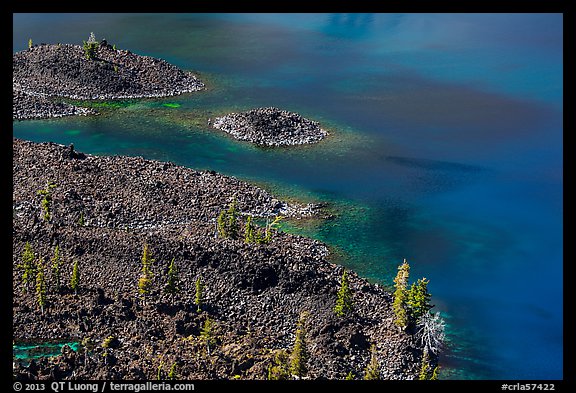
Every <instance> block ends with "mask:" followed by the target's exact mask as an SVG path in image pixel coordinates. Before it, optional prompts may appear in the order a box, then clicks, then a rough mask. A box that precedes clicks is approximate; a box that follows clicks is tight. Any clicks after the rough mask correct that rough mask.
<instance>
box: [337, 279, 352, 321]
mask: <svg viewBox="0 0 576 393" xmlns="http://www.w3.org/2000/svg"><path fill="white" fill-rule="evenodd" d="M353 308H354V305H353V302H352V290H351V289H350V284H349V282H348V274H347V272H346V270H344V272H343V273H342V279H341V281H340V290H339V291H338V297H337V299H336V306H335V307H334V313H335V314H336V315H338V316H339V317H343V316H344V315H346V314H347V313H348V312H351V311H352V310H353Z"/></svg>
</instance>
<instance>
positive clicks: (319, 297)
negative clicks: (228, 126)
mask: <svg viewBox="0 0 576 393" xmlns="http://www.w3.org/2000/svg"><path fill="white" fill-rule="evenodd" d="M50 183H52V184H53V185H54V186H53V187H50V199H49V211H50V217H49V219H46V218H45V217H44V216H43V214H44V212H43V207H42V206H43V205H42V198H43V196H42V195H39V193H38V190H42V189H47V188H48V187H47V184H50ZM233 198H235V199H236V201H237V205H238V209H239V211H240V212H241V213H245V214H254V215H260V216H263V215H267V214H287V215H290V214H291V215H292V216H301V215H303V214H313V213H314V214H316V213H317V211H318V207H317V206H313V205H302V206H300V207H298V206H296V205H292V204H289V203H286V202H282V201H279V200H278V199H275V198H274V197H273V196H271V195H270V194H269V193H267V192H266V191H265V190H262V189H261V188H258V187H255V186H253V185H250V184H248V183H245V182H242V181H239V180H237V179H235V178H231V177H226V176H222V175H219V174H217V173H214V172H205V171H195V170H192V169H189V168H184V167H179V166H177V165H175V164H173V163H169V162H158V161H150V160H145V159H143V158H138V157H120V156H108V157H98V156H91V155H87V154H83V153H81V152H77V151H75V150H74V149H73V147H71V146H62V145H57V144H53V143H39V144H38V143H33V142H27V141H23V140H19V139H13V227H12V235H13V242H12V246H13V277H12V278H13V287H12V291H13V328H14V332H13V335H14V336H13V339H14V341H15V342H16V343H18V342H29V341H34V340H36V341H37V340H44V341H49V340H67V341H77V342H81V341H85V342H86V339H90V341H91V342H93V343H95V345H94V346H85V347H82V349H81V350H79V351H78V352H74V351H71V350H69V349H65V350H63V353H62V354H61V355H59V356H56V357H54V358H42V359H40V360H38V361H32V362H31V364H29V365H26V364H23V363H19V362H15V364H14V370H13V375H14V377H15V378H16V379H119V380H121V379H132V380H147V379H156V378H157V376H159V375H160V374H161V375H163V376H164V377H166V376H167V375H168V371H169V370H170V369H171V366H172V365H174V368H175V370H176V371H175V372H176V374H177V375H178V377H179V378H180V379H196V380H207V379H210V380H213V379H266V378H267V377H268V372H269V370H270V367H273V366H274V365H275V364H276V363H275V362H276V361H275V359H276V358H277V357H278V353H280V352H281V351H282V350H285V351H288V352H289V351H290V350H291V349H292V347H293V345H294V340H295V333H296V327H297V324H298V320H299V316H300V315H301V313H302V312H304V311H305V312H307V313H308V318H307V319H306V323H305V324H304V325H303V326H304V329H305V331H306V343H307V347H308V351H309V359H308V361H307V364H306V366H307V372H306V375H305V376H304V378H305V379H344V378H345V377H346V376H347V375H348V374H349V373H350V374H351V375H353V376H354V378H355V379H362V376H363V375H364V370H365V368H366V366H367V364H368V363H369V362H370V359H371V356H372V355H371V350H370V347H371V345H374V346H375V350H376V352H375V353H376V357H377V359H378V360H379V371H380V374H381V377H382V379H416V378H417V377H418V372H419V369H420V361H421V357H422V351H423V348H422V345H421V344H420V343H419V342H418V341H417V340H416V339H415V337H414V336H413V335H412V334H411V333H410V332H405V331H400V330H399V329H398V328H397V327H396V326H395V325H394V314H393V312H392V296H391V294H390V293H389V292H387V291H385V290H384V289H382V288H381V287H379V286H377V285H374V284H371V283H369V282H367V281H366V280H365V279H363V278H361V277H359V276H357V275H356V274H355V273H353V272H348V277H349V281H350V288H351V289H352V292H353V301H354V311H353V312H352V313H350V314H348V315H346V316H344V317H340V316H337V315H336V314H335V313H334V311H333V308H334V304H335V301H336V297H337V291H338V289H339V283H340V278H341V275H342V272H343V268H342V267H341V266H338V265H335V264H333V263H331V262H330V261H329V260H328V250H327V248H326V246H325V245H323V244H322V243H320V242H318V241H315V240H312V239H308V238H304V237H300V236H295V235H290V234H286V233H283V232H281V231H278V232H274V234H273V236H272V238H271V241H270V242H268V243H264V244H252V243H245V242H244V240H243V238H240V239H237V240H234V239H230V238H223V237H221V236H216V233H215V219H216V217H217V216H218V214H219V212H220V211H222V210H223V209H226V208H227V207H228V206H229V204H230V202H231V200H233ZM306 212H308V213H306ZM310 212H313V213H310ZM242 223H244V221H242ZM26 242H29V244H30V245H31V246H32V248H33V250H34V252H35V255H36V257H37V258H44V265H45V266H46V269H45V276H46V287H47V298H46V304H45V307H44V310H43V312H41V309H40V308H39V305H38V299H37V297H36V296H35V292H34V289H33V288H32V287H31V289H30V290H29V291H28V292H24V291H23V284H22V269H21V268H20V264H21V262H22V254H23V250H24V245H25V243H26ZM144 244H147V245H148V246H149V249H150V250H151V254H152V257H153V258H154V260H155V261H154V263H153V264H152V266H151V270H152V278H153V280H152V288H151V290H150V292H149V293H148V294H147V295H146V296H142V295H141V294H139V291H138V288H139V287H138V282H139V277H140V276H141V274H142V263H141V258H142V250H143V245H144ZM56 246H58V247H59V249H60V255H61V258H62V261H63V265H62V268H61V275H62V277H63V282H64V284H63V287H62V288H61V289H60V290H57V289H55V282H54V276H53V275H52V274H51V271H50V259H51V258H52V256H53V254H54V248H55V247H56ZM172 259H174V261H175V263H176V265H177V268H178V274H179V281H180V291H179V292H177V294H175V295H173V294H168V293H166V292H165V291H164V288H165V285H166V275H167V271H168V266H169V264H170V261H171V260H172ZM73 261H78V264H79V266H80V267H79V269H80V272H81V274H80V277H81V279H80V282H81V284H80V289H79V290H78V291H77V292H75V291H72V290H71V289H70V288H69V283H70V276H71V274H72V264H73ZM198 277H201V279H202V282H203V284H204V288H205V289H204V291H203V301H202V307H201V311H200V312H198V311H197V309H196V308H197V307H196V305H195V304H194V303H195V282H196V279H197V278H198ZM208 319H210V320H212V321H213V322H214V330H213V335H214V341H213V345H212V348H209V349H208V350H207V348H206V347H207V345H206V342H205V341H203V338H202V337H203V336H202V333H201V332H202V326H204V325H203V324H205V323H206V320H208ZM104 343H106V344H105V345H104ZM65 348H66V347H65Z"/></svg>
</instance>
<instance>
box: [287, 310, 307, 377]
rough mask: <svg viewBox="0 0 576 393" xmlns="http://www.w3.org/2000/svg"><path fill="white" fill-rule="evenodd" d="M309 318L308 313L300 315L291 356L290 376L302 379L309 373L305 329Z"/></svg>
mask: <svg viewBox="0 0 576 393" xmlns="http://www.w3.org/2000/svg"><path fill="white" fill-rule="evenodd" d="M307 316H308V313H307V312H303V313H301V314H300V319H299V321H298V324H297V328H296V338H295V340H294V348H293V349H292V353H291V354H290V374H291V375H293V376H296V377H297V378H302V377H303V376H305V375H306V373H307V372H308V367H307V363H308V346H307V345H306V331H305V329H304V324H305V322H306V318H307Z"/></svg>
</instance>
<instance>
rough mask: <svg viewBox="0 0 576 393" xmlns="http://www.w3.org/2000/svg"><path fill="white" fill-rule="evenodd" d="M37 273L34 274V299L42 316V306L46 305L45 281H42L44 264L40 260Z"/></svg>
mask: <svg viewBox="0 0 576 393" xmlns="http://www.w3.org/2000/svg"><path fill="white" fill-rule="evenodd" d="M37 271H38V273H37V274H36V298H37V299H38V305H39V306H40V310H42V314H44V306H45V305H46V280H45V279H44V262H43V260H42V259H40V260H39V261H38V267H37Z"/></svg>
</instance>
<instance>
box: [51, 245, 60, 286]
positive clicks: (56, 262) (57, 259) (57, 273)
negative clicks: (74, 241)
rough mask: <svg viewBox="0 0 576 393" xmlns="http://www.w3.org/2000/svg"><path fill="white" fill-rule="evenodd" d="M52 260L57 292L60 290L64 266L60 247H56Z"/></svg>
mask: <svg viewBox="0 0 576 393" xmlns="http://www.w3.org/2000/svg"><path fill="white" fill-rule="evenodd" d="M51 262H52V277H53V278H54V283H55V285H56V292H59V291H60V267H61V266H62V260H61V259H60V247H58V246H56V247H54V256H53V257H52V259H51Z"/></svg>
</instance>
